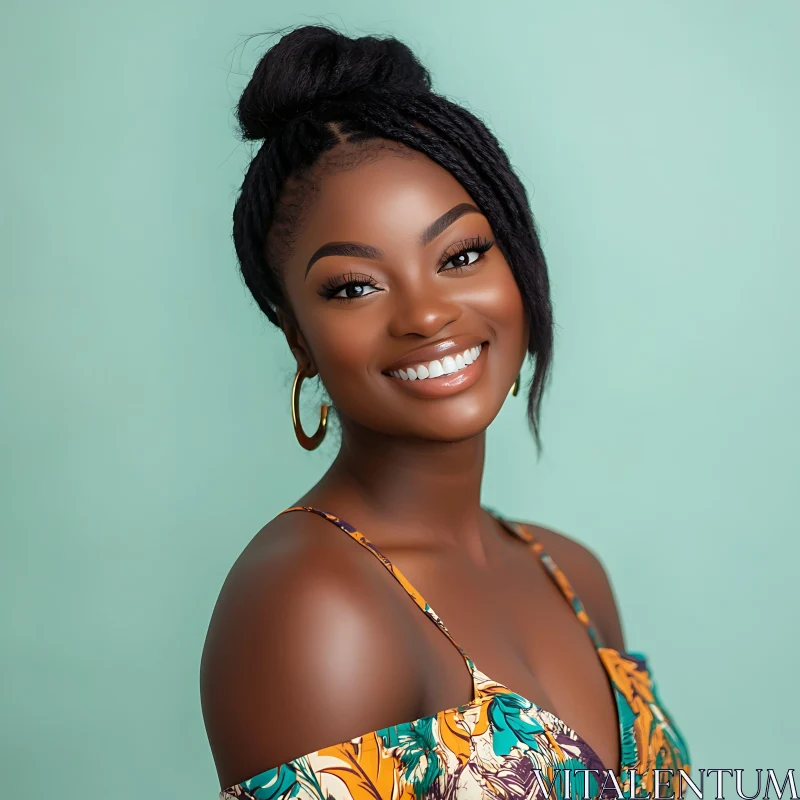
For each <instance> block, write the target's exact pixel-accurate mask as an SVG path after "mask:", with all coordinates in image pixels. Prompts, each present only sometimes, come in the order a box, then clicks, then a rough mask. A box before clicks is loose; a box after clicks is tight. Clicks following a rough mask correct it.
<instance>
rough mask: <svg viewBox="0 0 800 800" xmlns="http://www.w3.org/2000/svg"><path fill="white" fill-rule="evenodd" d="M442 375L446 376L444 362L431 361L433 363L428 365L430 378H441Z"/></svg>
mask: <svg viewBox="0 0 800 800" xmlns="http://www.w3.org/2000/svg"><path fill="white" fill-rule="evenodd" d="M442 375H444V369H442V362H441V361H431V363H430V364H428V377H429V378H441V377H442Z"/></svg>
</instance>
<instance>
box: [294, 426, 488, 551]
mask: <svg viewBox="0 0 800 800" xmlns="http://www.w3.org/2000/svg"><path fill="white" fill-rule="evenodd" d="M485 443H486V434H485V432H481V433H479V434H478V435H476V436H474V437H472V438H471V439H465V440H463V441H460V442H434V441H430V440H423V439H413V440H412V439H401V438H399V437H396V436H385V435H382V434H377V433H375V432H374V431H368V430H366V429H364V428H358V429H355V430H354V429H353V428H351V427H350V426H347V427H345V426H344V425H343V429H342V445H341V448H340V450H339V453H338V455H337V457H336V459H335V460H334V462H333V464H332V465H331V467H330V469H329V470H328V471H327V473H326V474H325V476H324V477H323V478H322V480H321V481H320V482H319V483H318V484H317V485H316V486H315V487H314V488H313V489H312V490H311V492H309V495H308V497H314V498H320V500H319V501H316V500H315V502H325V503H326V505H327V506H328V507H326V508H324V510H326V511H329V512H330V513H333V514H336V513H341V514H342V516H343V517H344V509H345V508H347V509H353V510H355V511H357V512H358V513H359V514H361V515H363V516H364V517H365V519H367V520H381V521H382V525H381V527H384V528H386V529H389V528H390V529H391V530H392V532H397V536H398V538H397V541H396V542H393V543H392V545H394V544H396V545H402V546H410V547H414V546H423V547H424V546H425V545H426V544H432V543H433V542H434V541H435V542H436V544H437V545H445V546H446V545H448V544H455V545H458V546H460V547H464V546H466V547H467V548H468V549H472V548H473V547H475V546H476V545H477V544H478V539H479V538H480V530H481V528H482V527H483V526H485V525H486V514H485V512H483V511H482V509H481V505H480V495H481V481H482V478H483V466H484V457H485ZM337 509H338V510H337ZM393 538H394V537H393ZM480 549H481V548H480V547H478V550H480Z"/></svg>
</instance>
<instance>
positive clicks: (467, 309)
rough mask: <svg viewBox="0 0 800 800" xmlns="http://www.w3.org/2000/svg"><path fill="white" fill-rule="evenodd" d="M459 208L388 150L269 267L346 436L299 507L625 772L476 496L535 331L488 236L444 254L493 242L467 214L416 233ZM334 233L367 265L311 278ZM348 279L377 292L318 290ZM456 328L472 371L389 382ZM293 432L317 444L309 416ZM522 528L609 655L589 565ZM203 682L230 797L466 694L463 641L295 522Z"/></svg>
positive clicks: (591, 558)
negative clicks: (445, 378) (399, 365)
mask: <svg viewBox="0 0 800 800" xmlns="http://www.w3.org/2000/svg"><path fill="white" fill-rule="evenodd" d="M461 204H472V205H474V201H473V199H472V198H471V197H470V196H469V194H468V193H467V192H466V190H465V189H464V188H463V187H462V186H461V185H460V184H459V183H458V181H457V180H456V179H455V178H454V177H453V176H452V175H450V173H448V172H447V171H446V170H444V169H443V168H441V167H440V166H438V165H437V164H435V163H434V162H432V161H431V160H429V159H428V158H426V157H425V156H423V155H421V154H413V153H412V154H410V153H408V152H406V154H405V156H404V157H398V155H397V154H396V153H393V152H392V151H391V150H388V151H386V152H385V153H383V154H381V155H380V156H379V157H377V158H374V159H372V160H368V161H366V162H364V163H363V164H362V165H361V166H358V167H356V168H354V169H350V170H346V171H339V172H335V173H333V174H329V175H326V176H325V177H324V179H322V181H321V185H320V192H319V194H318V195H316V196H315V198H314V202H313V204H312V206H311V207H310V209H309V210H308V212H307V214H306V215H305V216H304V218H303V222H302V226H301V229H300V231H299V235H298V236H297V239H296V241H295V243H294V247H293V249H292V252H291V254H290V255H289V257H288V258H287V259H286V262H285V264H283V266H282V268H283V269H284V270H285V272H284V276H285V283H286V292H287V296H288V300H289V303H290V307H291V312H292V313H291V314H284V315H282V320H283V329H284V333H285V335H286V339H287V342H288V344H289V346H290V348H291V349H292V352H293V353H294V355H295V358H296V360H297V363H298V366H302V367H303V368H304V369H305V370H306V373H307V374H308V375H309V376H313V375H316V374H319V375H320V377H321V379H322V382H323V384H324V386H325V388H326V390H327V391H328V393H329V395H330V396H331V398H332V401H333V403H334V405H335V406H336V408H337V411H338V415H339V417H340V419H341V427H342V444H341V448H340V451H339V453H338V455H337V457H336V459H335V460H334V462H333V464H332V466H331V467H330V469H329V470H328V471H327V473H326V474H325V476H324V477H323V478H322V480H321V481H320V482H319V483H318V484H317V485H316V486H314V487H313V488H312V489H311V490H310V491H309V492H308V493H307V494H306V495H304V496H303V497H301V498H300V499H298V500H297V501H296V502H295V503H292V505H308V506H315V507H318V508H321V509H324V510H326V511H329V512H330V513H333V514H336V515H337V516H339V517H341V518H342V519H344V520H346V521H348V522H349V523H351V524H352V525H354V526H355V527H357V528H358V529H359V530H360V531H362V532H363V533H364V534H366V536H368V538H369V539H370V541H372V542H373V543H374V544H375V545H376V546H377V547H378V548H379V549H380V550H381V551H382V552H383V553H384V554H385V555H386V556H387V557H388V558H389V559H390V560H391V561H392V562H393V563H394V564H396V566H397V567H398V568H399V569H400V571H401V572H402V573H403V574H404V575H405V576H406V578H408V580H409V581H411V583H412V584H413V585H414V586H415V587H416V588H417V590H418V591H419V592H420V593H421V594H422V596H423V597H424V598H425V599H426V600H427V601H428V603H429V604H430V605H431V606H432V607H433V608H434V609H435V610H436V612H437V614H438V615H439V616H440V618H441V619H442V620H443V621H444V622H445V624H446V625H447V627H448V629H449V630H450V632H451V634H452V635H453V637H454V639H455V640H456V641H457V642H458V643H459V644H460V645H461V647H462V648H463V649H464V650H465V651H466V653H467V654H468V655H469V656H470V657H471V658H472V660H473V661H474V663H475V664H476V666H477V667H478V668H479V669H480V670H481V671H483V672H484V673H486V674H487V675H488V676H490V677H491V678H493V679H494V680H496V681H498V682H500V683H502V684H503V685H505V686H507V687H508V688H509V689H511V690H512V691H514V692H517V693H518V694H520V695H522V696H523V697H525V698H527V699H528V700H530V701H532V702H533V703H535V704H536V705H538V706H540V707H542V708H544V709H546V710H548V711H550V712H552V713H554V714H555V715H556V716H558V717H560V718H561V719H562V720H563V721H564V722H566V723H567V725H569V726H570V727H572V728H573V729H574V730H575V731H577V732H578V734H580V736H581V737H582V738H584V739H585V740H586V741H587V742H588V743H589V744H590V745H591V746H592V747H593V748H594V750H595V751H596V752H597V754H598V756H599V757H600V758H601V759H602V761H603V762H604V764H606V765H607V766H608V767H609V768H611V769H615V771H619V762H620V741H619V727H618V725H619V723H618V718H617V712H616V706H615V703H614V696H613V692H612V688H611V684H610V682H609V678H608V675H607V674H606V672H605V670H604V668H603V666H602V663H601V661H600V659H599V657H598V655H597V653H596V651H595V648H594V645H593V644H592V642H591V640H590V638H589V636H588V634H587V631H586V629H585V628H584V627H583V626H582V624H581V623H580V621H579V620H578V619H577V618H576V616H575V614H574V612H573V610H572V609H571V607H570V606H569V604H568V603H567V602H566V601H565V598H564V597H563V595H562V594H561V593H560V592H559V590H558V588H557V587H556V586H555V584H554V583H553V581H552V580H551V578H550V577H549V576H548V575H547V573H546V572H545V570H544V568H543V566H542V565H541V563H540V562H539V561H538V559H537V558H536V557H535V556H534V555H533V554H532V553H530V552H528V551H527V550H526V546H525V544H524V543H523V542H522V541H520V540H518V539H516V538H514V537H513V536H512V535H511V534H510V533H509V532H508V531H507V530H506V529H505V528H503V526H502V525H500V524H499V523H498V522H497V521H496V520H495V519H493V518H492V517H491V516H490V515H489V514H488V513H487V512H486V511H484V510H483V509H482V508H481V505H480V489H481V480H482V476H483V467H484V453H485V436H486V434H485V431H486V428H487V427H488V425H489V424H490V423H491V421H492V420H493V419H494V418H495V416H496V415H497V413H498V412H499V410H500V407H501V406H502V404H503V402H505V401H506V399H507V395H508V392H509V389H510V388H511V385H512V384H513V382H514V379H515V378H516V376H517V374H518V373H519V370H520V367H521V365H522V363H523V361H524V358H525V355H526V347H527V341H528V328H527V323H526V320H525V315H524V313H523V306H522V299H521V296H520V292H519V289H518V287H517V284H516V282H515V280H514V277H513V275H512V273H511V270H510V268H509V266H508V264H507V262H506V261H505V258H504V257H503V255H502V253H501V252H500V249H499V247H498V246H497V245H495V246H494V247H492V248H490V249H489V250H488V251H487V252H485V253H483V254H482V255H481V257H480V258H477V257H476V256H477V254H476V253H474V252H473V253H471V254H469V255H467V256H462V257H460V258H457V259H456V260H455V261H450V262H447V263H444V264H443V263H442V262H443V259H447V257H448V255H450V254H452V253H455V252H456V251H457V250H458V249H459V245H460V243H462V242H464V241H465V240H473V239H476V238H478V237H482V238H483V239H484V240H488V241H494V235H493V233H492V230H491V227H490V225H489V222H488V221H487V220H486V218H485V217H484V216H483V215H482V214H480V213H479V212H469V213H464V214H463V215H461V216H459V217H458V219H456V220H455V221H453V222H452V224H449V225H448V226H447V227H446V228H444V229H443V230H440V231H439V232H438V234H437V235H436V236H435V237H434V238H432V239H431V241H429V242H427V243H425V244H423V243H422V242H421V241H420V234H421V232H422V231H424V230H425V229H426V228H428V226H430V225H431V223H432V222H434V221H435V220H437V219H440V218H441V217H442V215H444V214H445V213H446V212H448V211H450V210H451V209H453V208H454V207H457V206H459V205H461ZM345 241H349V242H356V243H361V244H366V245H371V246H372V247H373V248H376V249H377V250H379V251H380V257H379V258H364V257H363V256H362V257H354V256H344V255H324V256H323V257H321V258H319V259H318V260H316V261H315V262H314V263H313V265H312V266H311V267H310V269H308V270H307V267H308V262H309V260H310V259H311V257H312V256H313V255H314V254H315V253H316V252H317V251H318V249H319V248H320V247H322V246H323V245H325V244H327V243H330V242H345ZM455 265H459V266H460V265H464V269H461V270H458V269H454V266H455ZM348 273H356V274H357V275H358V276H359V279H361V278H363V276H370V277H371V278H372V280H373V282H374V285H368V284H364V283H362V284H360V285H361V286H362V289H361V290H359V289H354V288H352V287H351V289H349V290H343V291H342V294H344V295H347V294H348V293H349V294H351V295H355V296H354V297H353V299H350V300H345V301H339V300H336V299H328V298H324V297H322V296H320V294H319V293H318V291H319V289H320V288H321V287H322V286H323V285H325V283H326V282H327V281H329V280H330V279H331V278H334V279H336V278H340V277H341V276H345V275H348ZM365 286H366V287H367V288H366V289H365V288H364V287H365ZM458 336H462V337H467V339H469V338H470V337H472V338H474V339H475V341H476V342H478V341H480V342H485V343H486V344H485V345H484V347H485V348H486V352H485V353H483V356H485V363H484V365H483V370H482V372H481V374H480V378H479V379H478V380H477V381H474V382H473V383H471V384H470V385H468V386H466V387H465V388H460V389H457V390H455V391H451V392H450V393H448V394H446V395H445V396H442V397H436V398H433V399H432V398H427V397H419V396H415V395H414V394H412V393H410V392H409V391H408V389H407V387H403V386H402V385H400V384H401V381H400V380H399V379H398V378H394V377H391V376H390V375H388V374H386V370H387V368H388V367H389V366H390V365H391V364H392V363H393V362H395V361H397V359H399V358H401V357H403V356H404V355H406V354H407V353H409V352H411V351H413V350H415V349H416V348H419V347H421V346H422V345H426V344H430V343H434V342H439V341H441V340H445V339H447V338H448V337H458ZM509 402H519V399H518V400H509ZM287 420H288V414H287ZM306 426H307V429H308V430H307V432H308V433H311V432H313V429H314V427H315V426H316V420H313V425H310V424H309V423H308V421H306ZM530 530H531V531H532V532H533V533H534V535H535V536H537V537H538V538H539V540H540V541H541V542H542V543H543V545H544V547H545V550H546V551H547V552H549V553H550V554H551V555H552V556H553V558H554V559H555V561H556V562H557V563H558V564H559V566H560V567H561V568H562V569H563V570H564V572H565V573H566V574H567V576H568V577H569V579H570V581H571V583H572V585H573V588H574V589H575V591H576V592H577V594H578V595H579V597H581V600H582V601H583V603H584V605H585V607H586V610H587V612H588V614H589V616H590V618H591V619H592V621H593V622H594V624H595V626H596V628H597V629H598V632H599V634H600V636H601V638H602V639H603V643H604V645H605V646H608V647H612V648H615V649H617V650H625V643H624V640H623V634H622V630H621V625H620V620H619V614H618V612H617V607H616V603H615V599H614V593H613V590H612V588H611V585H610V583H609V581H608V578H607V576H606V574H605V572H604V570H603V567H602V565H601V563H600V562H599V560H598V559H597V557H596V556H595V555H594V554H593V553H592V552H591V551H589V550H588V549H586V548H585V547H583V546H582V545H580V544H579V543H578V542H576V541H574V540H572V539H570V538H569V537H567V536H564V535H563V534H560V533H558V532H556V531H553V530H548V529H546V528H543V527H540V526H535V525H530ZM201 692H202V704H203V713H204V718H205V723H206V729H207V732H208V736H209V741H210V744H211V748H212V752H213V755H214V759H215V763H216V766H217V771H218V774H219V780H220V786H221V788H226V787H228V786H231V785H233V784H235V783H238V782H240V781H242V780H245V779H247V778H250V777H252V776H253V775H255V774H257V773H259V772H262V771H264V770H266V769H268V768H270V767H273V766H277V765H278V764H281V763H284V762H286V761H289V760H291V759H293V758H296V757H298V756H301V755H305V754H307V753H310V752H313V751H315V750H317V749H319V748H321V747H324V746H326V745H332V744H337V743H339V742H343V741H346V740H349V739H352V738H354V737H356V736H359V735H361V734H365V733H368V732H371V731H374V730H377V729H379V728H383V727H386V726H390V725H395V724H398V723H401V722H407V721H409V720H413V719H418V718H420V717H425V716H429V715H432V714H435V713H437V712H439V711H442V710H444V709H451V708H454V707H456V706H458V705H461V704H464V703H467V702H469V701H470V700H472V697H473V695H472V683H471V680H470V675H469V672H468V670H467V667H466V665H465V663H464V661H463V659H462V658H461V655H460V654H459V653H458V651H457V649H456V648H455V647H453V645H452V644H451V643H450V642H449V640H448V639H447V638H446V637H445V636H444V635H443V633H442V632H441V631H440V630H439V629H438V628H437V627H436V626H435V625H433V624H432V623H431V621H430V619H429V618H427V617H426V616H425V615H424V614H423V613H422V612H421V611H420V609H419V608H417V606H416V605H414V603H413V601H412V600H411V598H410V597H409V596H408V595H407V594H406V593H405V592H404V591H403V589H402V587H401V586H400V585H399V584H397V583H396V581H394V580H393V579H392V578H391V576H390V575H389V574H388V573H387V572H386V570H385V569H384V567H383V566H382V565H381V564H380V563H379V562H378V561H377V559H375V558H374V557H373V556H371V555H370V554H369V553H368V552H366V551H365V550H364V549H363V548H361V547H359V546H358V545H357V544H356V543H355V542H353V541H352V540H351V539H350V538H349V537H348V536H346V535H345V534H343V533H341V532H338V531H337V530H336V529H335V528H334V527H333V526H332V525H331V524H330V522H327V521H326V520H324V519H322V518H320V517H318V516H317V515H315V514H309V513H301V512H295V513H291V514H284V515H282V516H278V517H276V518H275V519H273V520H272V521H271V522H269V523H268V524H267V525H266V526H265V527H264V528H263V529H262V530H261V531H260V532H259V533H258V534H257V535H256V536H255V537H254V538H253V539H252V541H251V542H250V543H249V544H248V546H247V547H246V548H245V550H244V552H243V553H242V554H241V556H240V557H239V559H238V560H237V562H236V564H235V565H234V566H233V568H232V569H231V571H230V574H229V575H228V578H227V580H226V582H225V585H224V587H223V589H222V592H221V593H220V597H219V600H218V602H217V605H216V607H215V610H214V614H213V618H212V621H211V625H210V628H209V633H208V637H207V640H206V645H205V649H204V652H203V660H202V667H201Z"/></svg>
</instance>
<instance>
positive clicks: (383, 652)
mask: <svg viewBox="0 0 800 800" xmlns="http://www.w3.org/2000/svg"><path fill="white" fill-rule="evenodd" d="M371 561H375V559H374V558H373V557H372V556H371V555H370V554H369V553H367V552H366V551H365V549H364V548H363V547H361V546H360V545H359V544H358V543H357V542H354V541H352V540H351V539H350V537H349V536H347V535H346V534H345V533H344V532H342V531H337V529H336V528H334V527H333V526H332V525H331V523H330V522H328V521H326V520H324V519H322V518H320V517H318V516H317V515H315V514H311V513H302V512H297V513H291V514H284V515H279V516H278V517H276V518H275V519H274V520H272V521H271V522H270V523H268V525H266V526H265V527H264V529H262V530H261V531H260V532H259V533H258V534H257V535H256V537H254V539H253V541H252V542H251V543H250V544H249V545H248V546H247V548H245V550H244V552H243V553H242V555H241V556H240V557H239V559H238V560H237V561H236V563H235V564H234V566H233V567H232V568H231V570H230V572H229V574H228V576H227V578H226V580H225V582H224V585H223V587H222V590H221V591H220V594H219V598H218V600H217V603H216V606H215V608H214V611H213V614H212V618H211V622H210V625H209V629H208V634H207V636H206V640H205V645H204V648H203V654H202V659H201V666H200V693H201V704H202V710H203V718H204V721H205V726H206V732H207V734H208V739H209V744H210V745H211V750H212V753H213V756H214V760H215V763H216V767H217V772H218V774H219V780H220V787H221V788H227V787H229V786H232V785H234V784H236V783H239V782H241V781H244V780H246V779H248V778H251V777H253V776H254V775H257V774H258V773H260V772H263V771H265V770H267V769H270V768H271V767H274V766H278V765H280V764H282V763H285V762H287V761H290V760H292V759H294V758H297V757H300V756H303V755H307V754H308V753H311V752H314V751H315V750H318V749H320V748H321V747H325V746H328V745H334V744H338V743H341V742H345V741H348V740H349V739H352V738H355V737H356V736H360V735H362V734H366V733H369V732H372V731H374V730H378V729H380V728H382V727H385V726H388V725H392V724H396V723H398V722H402V721H404V720H406V719H413V718H414V717H413V712H414V710H415V709H416V707H417V704H418V702H419V696H418V693H421V691H422V687H423V686H424V683H423V679H422V676H421V675H417V674H416V672H415V670H414V669H413V667H412V668H410V666H409V665H410V664H413V663H414V659H410V660H407V659H401V658H398V652H402V643H401V647H400V649H399V648H398V637H402V636H403V631H402V627H401V626H398V627H399V628H400V629H399V630H398V629H397V628H395V627H393V626H389V625H387V624H386V620H387V619H392V618H396V616H397V609H396V608H395V607H394V604H395V602H396V601H395V597H394V595H392V594H391V593H389V592H387V591H386V583H387V581H386V578H387V577H388V576H386V575H384V576H380V575H378V574H377V571H376V570H375V567H374V565H372V564H371V563H369V562H371ZM376 563H377V562H376ZM377 566H378V568H379V569H380V570H383V567H381V566H380V565H379V564H377ZM380 577H382V578H383V579H384V580H383V581H382V582H381V581H380V580H379V578H380ZM389 583H391V581H389Z"/></svg>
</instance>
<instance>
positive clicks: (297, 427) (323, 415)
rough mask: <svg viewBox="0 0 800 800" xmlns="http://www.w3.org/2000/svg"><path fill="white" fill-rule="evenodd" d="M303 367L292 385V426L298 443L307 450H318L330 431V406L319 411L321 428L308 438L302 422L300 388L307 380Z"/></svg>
mask: <svg viewBox="0 0 800 800" xmlns="http://www.w3.org/2000/svg"><path fill="white" fill-rule="evenodd" d="M305 377H306V376H305V375H304V374H303V370H302V367H301V368H300V369H298V370H297V374H296V375H295V376H294V383H293V384H292V425H294V435H295V436H296V437H297V441H298V442H300V444H301V445H302V446H303V447H304V448H305V449H306V450H316V449H317V448H318V447H319V446H320V444H322V440H323V439H324V438H325V431H327V429H328V406H326V405H323V406H322V408H320V410H319V426H318V427H317V430H316V431H315V433H314V435H313V436H306V433H305V431H304V430H303V426H302V424H301V422H300V386H301V384H302V383H303V381H304V380H305Z"/></svg>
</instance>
